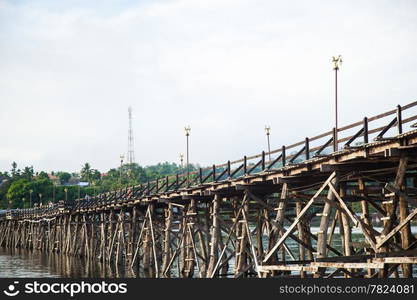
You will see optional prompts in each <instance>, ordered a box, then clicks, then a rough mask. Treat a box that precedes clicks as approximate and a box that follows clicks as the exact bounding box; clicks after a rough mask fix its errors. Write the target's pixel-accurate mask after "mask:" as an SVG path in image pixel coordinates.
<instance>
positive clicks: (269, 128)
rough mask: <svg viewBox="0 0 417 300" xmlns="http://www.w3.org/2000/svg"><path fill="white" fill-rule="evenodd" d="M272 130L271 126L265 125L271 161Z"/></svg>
mask: <svg viewBox="0 0 417 300" xmlns="http://www.w3.org/2000/svg"><path fill="white" fill-rule="evenodd" d="M270 131H271V126H267V125H265V133H266V139H267V140H268V155H269V161H271V144H270V143H269V132H270Z"/></svg>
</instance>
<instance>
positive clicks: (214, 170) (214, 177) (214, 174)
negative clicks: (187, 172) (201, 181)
mask: <svg viewBox="0 0 417 300" xmlns="http://www.w3.org/2000/svg"><path fill="white" fill-rule="evenodd" d="M213 182H216V165H213Z"/></svg>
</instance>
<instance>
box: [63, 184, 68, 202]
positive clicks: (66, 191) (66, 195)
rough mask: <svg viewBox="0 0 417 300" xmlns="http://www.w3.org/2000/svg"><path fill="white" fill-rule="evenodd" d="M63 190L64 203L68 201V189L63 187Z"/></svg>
mask: <svg viewBox="0 0 417 300" xmlns="http://www.w3.org/2000/svg"><path fill="white" fill-rule="evenodd" d="M64 192H65V203H67V202H68V189H67V188H64Z"/></svg>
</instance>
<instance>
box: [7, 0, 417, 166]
mask: <svg viewBox="0 0 417 300" xmlns="http://www.w3.org/2000/svg"><path fill="white" fill-rule="evenodd" d="M318 3H320V5H319V4H318ZM416 49H417V5H416V2H415V1H412V0H410V1H401V0H398V1H383V0H380V1H351V0H350V1H334V0H333V1H277V0H271V1H266V0H256V1H255V0H252V1H246V0H161V1H158V0H153V1H132V0H124V1H120V0H117V1H116V0H114V1H112V0H105V1H104V0H100V1H83V0H73V1H70V0H63V1H56V0H28V1H25V0H13V1H12V0H10V1H5V0H0V105H1V109H0V126H1V127H0V170H2V171H3V170H9V169H10V164H11V162H12V161H16V162H17V163H18V165H19V166H20V167H23V166H25V165H33V166H34V167H35V169H36V170H43V169H44V170H48V171H50V170H69V171H75V170H79V169H80V167H81V165H82V164H83V163H84V162H90V163H91V164H92V166H93V167H95V168H98V169H100V170H102V171H105V170H107V169H109V168H111V167H115V166H117V165H118V163H119V162H118V161H119V155H120V154H121V153H126V152H127V126H128V120H127V108H128V106H132V107H133V116H134V121H133V125H134V139H135V153H136V161H137V162H138V163H139V164H141V165H149V164H154V163H157V162H160V161H173V162H178V160H179V159H178V156H179V153H181V152H184V151H185V136H184V132H183V128H184V125H188V124H189V125H190V126H191V128H192V129H191V136H190V147H191V152H190V158H191V159H190V160H191V162H194V163H200V164H201V165H209V164H213V163H222V162H224V161H226V160H228V159H237V158H239V157H242V156H243V155H245V154H247V155H252V154H255V153H259V152H260V151H262V150H264V149H265V148H266V138H265V135H264V126H265V124H269V125H270V126H271V127H272V130H271V146H272V148H278V147H281V145H283V144H291V143H293V142H296V141H298V140H301V139H303V138H304V137H306V136H313V135H316V134H318V133H321V132H323V131H326V130H328V129H330V128H331V127H332V126H333V122H334V121H333V109H334V108H333V93H334V90H333V84H334V82H333V79H334V73H333V71H332V65H331V62H330V60H331V56H333V55H339V54H341V55H342V56H343V59H344V63H343V65H342V67H341V71H340V76H339V77H340V88H339V89H340V96H339V99H340V104H339V105H340V123H341V124H347V123H350V122H353V121H357V120H360V119H361V118H362V117H364V116H365V115H368V116H369V115H373V114H375V113H378V112H383V111H385V110H388V109H391V108H393V107H394V106H395V105H397V104H406V103H409V102H411V101H415V100H417V82H416V78H417V55H416V51H417V50H416Z"/></svg>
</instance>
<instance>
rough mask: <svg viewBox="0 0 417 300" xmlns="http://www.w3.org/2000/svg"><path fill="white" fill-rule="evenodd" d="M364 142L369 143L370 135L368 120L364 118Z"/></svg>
mask: <svg viewBox="0 0 417 300" xmlns="http://www.w3.org/2000/svg"><path fill="white" fill-rule="evenodd" d="M363 142H364V143H365V144H368V142H369V133H368V118H367V117H365V118H363Z"/></svg>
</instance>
